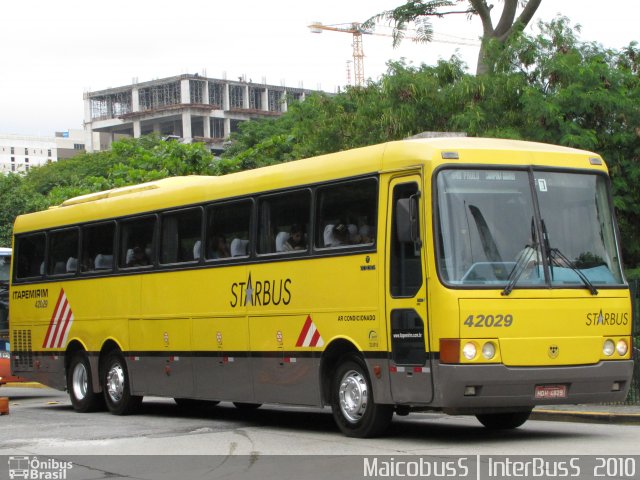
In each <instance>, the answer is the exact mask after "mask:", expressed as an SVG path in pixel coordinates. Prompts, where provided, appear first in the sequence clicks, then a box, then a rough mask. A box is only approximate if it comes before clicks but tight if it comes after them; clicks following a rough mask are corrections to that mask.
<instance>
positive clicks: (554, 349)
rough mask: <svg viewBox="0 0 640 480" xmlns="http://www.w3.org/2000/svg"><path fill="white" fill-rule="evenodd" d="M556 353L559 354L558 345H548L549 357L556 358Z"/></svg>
mask: <svg viewBox="0 0 640 480" xmlns="http://www.w3.org/2000/svg"><path fill="white" fill-rule="evenodd" d="M558 355H560V347H558V346H557V345H550V346H549V358H558Z"/></svg>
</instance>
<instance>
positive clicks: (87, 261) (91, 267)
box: [80, 222, 116, 272]
mask: <svg viewBox="0 0 640 480" xmlns="http://www.w3.org/2000/svg"><path fill="white" fill-rule="evenodd" d="M115 233H116V224H115V223H114V222H109V223H102V224H99V225H91V226H88V227H84V228H83V229H82V254H81V255H80V271H81V272H92V271H95V270H112V269H113V245H114V242H115Z"/></svg>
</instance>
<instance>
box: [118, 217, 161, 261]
mask: <svg viewBox="0 0 640 480" xmlns="http://www.w3.org/2000/svg"><path fill="white" fill-rule="evenodd" d="M155 225H156V217H146V218H136V219H134V220H126V221H123V222H122V223H121V224H120V260H119V262H118V264H119V266H120V268H130V267H145V266H148V265H153V261H154V248H153V247H154V235H153V233H154V230H155Z"/></svg>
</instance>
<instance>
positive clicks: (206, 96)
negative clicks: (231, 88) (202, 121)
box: [202, 80, 210, 136]
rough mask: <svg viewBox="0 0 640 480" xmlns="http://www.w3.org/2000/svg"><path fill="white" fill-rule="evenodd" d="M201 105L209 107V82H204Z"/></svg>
mask: <svg viewBox="0 0 640 480" xmlns="http://www.w3.org/2000/svg"><path fill="white" fill-rule="evenodd" d="M202 97H203V98H202V103H204V104H205V105H209V103H210V102H209V80H205V81H204V89H203V90H202ZM205 136H206V135H205Z"/></svg>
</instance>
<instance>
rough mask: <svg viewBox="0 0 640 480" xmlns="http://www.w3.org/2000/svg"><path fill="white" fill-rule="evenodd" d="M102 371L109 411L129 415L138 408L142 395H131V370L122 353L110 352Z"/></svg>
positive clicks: (103, 387)
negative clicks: (128, 368)
mask: <svg viewBox="0 0 640 480" xmlns="http://www.w3.org/2000/svg"><path fill="white" fill-rule="evenodd" d="M102 371H103V375H102V390H103V392H104V399H105V402H106V404H107V408H108V409H109V411H110V412H111V413H113V414H114V415H129V414H132V413H134V412H135V411H136V410H138V408H139V407H140V404H141V403H142V397H139V396H136V395H131V387H130V382H129V371H128V370H127V364H126V362H125V360H124V357H123V356H122V354H121V353H120V352H118V351H114V352H111V353H109V354H108V355H107V358H106V359H105V363H104V369H103V370H102Z"/></svg>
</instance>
